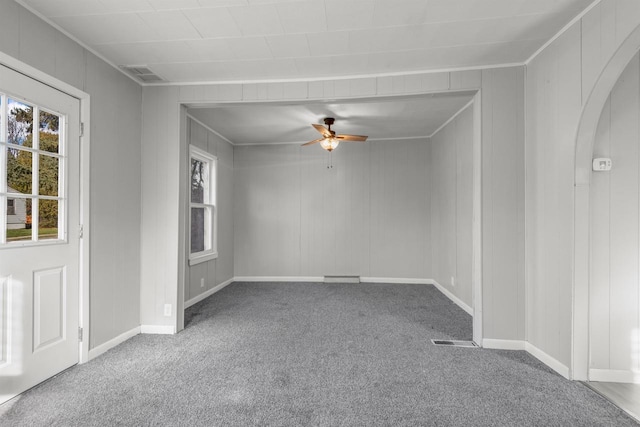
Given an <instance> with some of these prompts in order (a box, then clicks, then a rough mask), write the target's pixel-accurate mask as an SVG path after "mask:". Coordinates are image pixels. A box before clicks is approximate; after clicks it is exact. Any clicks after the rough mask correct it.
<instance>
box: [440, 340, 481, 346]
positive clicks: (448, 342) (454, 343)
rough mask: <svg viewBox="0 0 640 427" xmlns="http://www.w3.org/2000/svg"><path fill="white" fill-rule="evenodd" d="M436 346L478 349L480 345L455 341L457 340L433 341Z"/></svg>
mask: <svg viewBox="0 0 640 427" xmlns="http://www.w3.org/2000/svg"><path fill="white" fill-rule="evenodd" d="M431 342H432V343H433V344H434V345H443V346H448V347H468V348H478V345H477V344H476V343H474V342H473V341H455V340H431Z"/></svg>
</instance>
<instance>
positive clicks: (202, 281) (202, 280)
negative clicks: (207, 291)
mask: <svg viewBox="0 0 640 427" xmlns="http://www.w3.org/2000/svg"><path fill="white" fill-rule="evenodd" d="M200 287H201V288H204V277H202V278H201V279H200Z"/></svg>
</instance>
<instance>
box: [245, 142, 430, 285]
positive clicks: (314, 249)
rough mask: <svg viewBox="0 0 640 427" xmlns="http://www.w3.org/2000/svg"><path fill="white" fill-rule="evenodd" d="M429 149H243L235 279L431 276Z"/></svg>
mask: <svg viewBox="0 0 640 427" xmlns="http://www.w3.org/2000/svg"><path fill="white" fill-rule="evenodd" d="M428 149H429V146H428V143H427V141H426V140H424V141H423V140H420V141H386V142H368V143H365V144H355V143H351V144H348V143H343V144H342V145H341V146H340V147H338V149H336V150H335V152H334V154H333V156H332V157H333V168H331V169H328V168H327V162H328V156H329V154H328V153H327V152H326V151H324V150H322V149H321V148H320V147H319V146H313V147H299V146H296V145H275V146H264V145H263V146H245V147H242V146H236V147H235V148H234V160H235V162H234V188H235V210H234V212H235V223H234V226H235V230H236V233H235V275H236V276H240V277H244V276H254V277H255V276H259V277H265V276H267V277H269V276H271V277H273V276H277V277H282V276H288V277H319V276H324V275H359V276H363V277H391V278H427V277H429V276H428V274H429V265H430V246H429V244H428V242H429V222H430V221H429V216H430V212H429V182H428V168H427V161H428Z"/></svg>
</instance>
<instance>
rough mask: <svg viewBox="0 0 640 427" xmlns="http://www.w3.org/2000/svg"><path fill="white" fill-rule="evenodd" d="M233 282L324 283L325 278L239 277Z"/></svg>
mask: <svg viewBox="0 0 640 427" xmlns="http://www.w3.org/2000/svg"><path fill="white" fill-rule="evenodd" d="M232 281H233V282H320V283H322V282H324V276H317V277H316V276H237V277H234V278H233V280H232Z"/></svg>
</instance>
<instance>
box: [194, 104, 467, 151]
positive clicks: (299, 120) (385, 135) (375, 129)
mask: <svg viewBox="0 0 640 427" xmlns="http://www.w3.org/2000/svg"><path fill="white" fill-rule="evenodd" d="M472 97H473V93H471V92H459V93H455V94H451V93H449V94H437V95H422V96H411V97H403V98H388V99H380V98H376V99H375V100H372V99H369V100H350V101H341V102H340V103H319V102H314V103H305V104H274V103H262V104H248V105H220V106H214V107H208V108H191V109H189V114H191V115H192V116H193V117H195V118H196V119H198V120H199V121H201V122H203V123H204V124H206V125H207V126H209V127H210V128H212V129H214V130H215V131H216V132H217V133H219V134H220V135H222V136H223V137H224V138H226V139H227V140H229V141H230V142H231V143H233V144H235V145H245V144H272V143H276V144H277V143H304V142H307V141H311V140H313V139H317V138H319V137H320V134H319V133H318V132H317V131H316V130H315V129H313V127H311V123H320V124H323V123H324V122H323V119H324V118H325V117H334V118H335V119H336V122H335V124H334V125H333V126H332V129H333V130H335V131H336V132H337V133H338V134H341V133H342V134H344V133H346V134H355V135H368V136H369V141H375V140H387V139H403V138H426V137H427V136H430V135H431V134H433V133H434V132H435V131H436V130H437V129H438V128H439V127H440V126H442V124H444V123H445V122H446V121H447V120H448V119H449V118H451V117H452V116H453V115H454V114H456V113H457V112H458V111H460V109H462V108H463V107H464V106H465V105H466V104H468V103H469V101H470V100H471V99H472Z"/></svg>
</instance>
